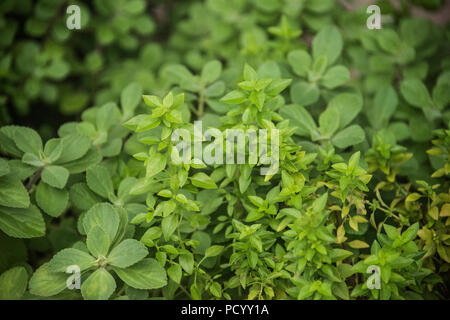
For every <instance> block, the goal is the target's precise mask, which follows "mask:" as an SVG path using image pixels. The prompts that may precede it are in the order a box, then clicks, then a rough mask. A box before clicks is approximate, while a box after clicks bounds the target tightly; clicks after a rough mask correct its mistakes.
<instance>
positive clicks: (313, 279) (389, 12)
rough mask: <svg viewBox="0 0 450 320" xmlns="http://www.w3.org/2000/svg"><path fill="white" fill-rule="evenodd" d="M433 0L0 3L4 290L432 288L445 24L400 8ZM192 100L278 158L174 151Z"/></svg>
mask: <svg viewBox="0 0 450 320" xmlns="http://www.w3.org/2000/svg"><path fill="white" fill-rule="evenodd" d="M375 2H376V1H374V3H375ZM440 2H442V1H414V3H413V4H411V3H410V2H409V1H405V2H402V5H403V7H401V8H395V7H393V6H392V5H391V4H390V2H388V1H379V2H378V3H377V4H378V5H380V7H381V12H382V14H383V15H385V17H386V19H383V25H382V29H381V30H369V29H367V27H366V19H367V18H368V14H366V12H365V10H366V7H360V8H357V6H355V7H354V8H353V9H355V8H356V9H355V10H348V8H346V7H344V6H342V5H341V2H338V1H332V0H320V1H319V0H314V1H312V0H283V1H281V0H279V1H277V0H264V1H263V0H258V1H257V0H208V1H167V2H166V1H142V0H130V1H124V0H121V1H106V0H105V1H101V0H97V1H92V2H91V1H85V2H83V3H82V2H79V3H78V4H79V5H80V7H81V18H82V19H81V20H82V24H81V30H68V29H67V28H66V27H65V19H66V17H67V16H66V14H65V10H66V5H67V4H66V3H65V2H64V1H59V0H39V1H33V2H32V1H20V2H18V1H14V0H6V1H2V2H1V4H0V32H1V35H2V36H1V37H0V81H1V95H0V104H1V122H2V127H1V128H0V151H1V158H0V248H1V249H0V251H1V254H0V273H1V275H0V298H4V299H42V298H51V299H83V298H84V299H147V298H164V299H178V298H184V299H247V298H248V299H448V298H449V292H448V285H449V266H450V235H449V228H450V194H449V179H448V178H449V173H450V160H449V152H450V131H449V123H450V110H449V102H450V55H449V43H450V41H449V40H450V31H449V28H448V26H442V25H438V24H435V23H434V22H432V21H429V20H424V19H419V18H416V17H414V16H411V15H410V14H409V12H412V10H411V8H412V6H415V7H416V8H419V9H420V7H421V6H425V7H426V8H428V9H429V8H430V7H431V8H432V9H434V10H438V11H439V6H440V5H441V3H440ZM49 114H50V115H51V116H50V117H49V116H48V115H49ZM63 117H64V118H63ZM61 119H64V120H61ZM197 119H200V120H203V127H204V128H206V127H208V126H209V127H216V128H220V130H222V131H224V130H225V129H229V128H241V129H248V128H255V129H258V128H266V129H270V128H277V129H279V130H280V144H279V145H280V169H279V170H278V172H277V173H274V174H272V175H269V176H262V175H260V173H259V168H260V167H261V165H260V164H257V165H248V164H240V165H237V164H224V165H215V166H206V165H203V164H195V165H194V164H192V165H187V164H181V163H180V162H179V161H176V159H174V158H173V157H171V152H172V149H173V145H174V144H173V142H171V134H172V132H173V130H174V129H176V128H187V129H190V130H192V127H193V125H192V123H193V121H194V120H197ZM65 120H67V122H66V123H62V122H63V121H65ZM24 125H26V126H24ZM31 127H33V128H34V129H36V130H37V131H36V130H34V129H32V128H31ZM38 132H39V133H38ZM52 132H53V133H54V134H53V136H51V135H52ZM209 143H210V142H208V141H205V142H204V143H203V144H204V146H206V145H207V144H209ZM72 265H77V266H78V267H79V268H80V271H81V290H77V289H73V290H69V289H68V288H67V283H66V282H67V279H68V278H69V277H70V276H72V274H70V273H69V274H68V273H66V271H67V268H68V267H69V266H72ZM370 265H376V266H378V267H379V268H380V271H381V285H380V289H369V288H368V286H367V279H368V277H369V276H370V275H371V274H370V273H367V268H368V267H369V266H370ZM69 282H70V281H69ZM69 284H70V283H69Z"/></svg>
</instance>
